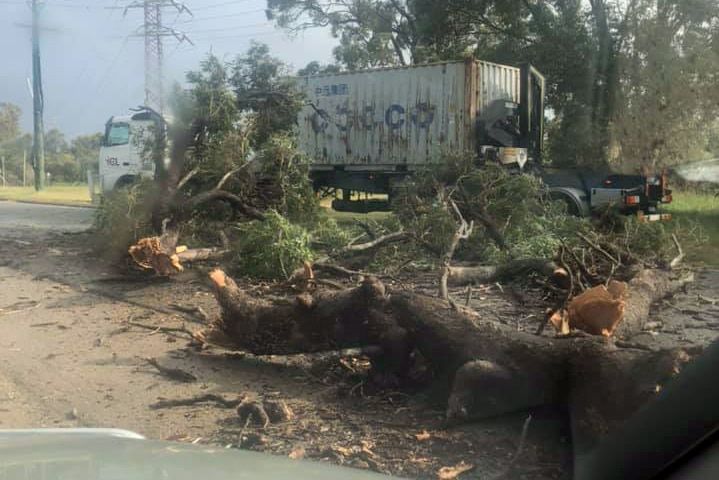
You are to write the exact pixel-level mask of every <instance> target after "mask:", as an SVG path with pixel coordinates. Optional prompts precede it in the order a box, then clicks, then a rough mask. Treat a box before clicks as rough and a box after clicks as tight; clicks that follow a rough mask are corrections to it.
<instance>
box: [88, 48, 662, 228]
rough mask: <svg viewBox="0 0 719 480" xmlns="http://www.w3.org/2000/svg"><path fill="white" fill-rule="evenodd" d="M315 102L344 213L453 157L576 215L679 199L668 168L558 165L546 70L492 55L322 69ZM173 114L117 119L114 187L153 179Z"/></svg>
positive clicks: (103, 172) (318, 156)
mask: <svg viewBox="0 0 719 480" xmlns="http://www.w3.org/2000/svg"><path fill="white" fill-rule="evenodd" d="M296 81H297V85H298V88H299V89H300V90H302V91H303V93H304V96H305V105H304V106H303V108H302V110H301V111H300V113H299V115H298V119H297V124H298V125H297V135H298V142H299V149H300V150H301V151H302V152H303V153H305V154H306V155H307V156H308V157H309V158H310V159H311V161H312V166H311V172H310V174H311V178H312V182H313V184H314V187H315V190H316V191H318V192H325V193H333V192H341V196H340V198H335V200H334V201H333V203H332V205H333V208H334V209H336V210H345V211H361V212H366V211H371V210H384V209H387V208H389V205H390V201H389V200H369V201H368V200H353V199H352V198H353V192H366V193H369V194H386V195H388V196H390V197H391V195H392V193H393V191H394V190H395V188H396V186H397V184H398V182H401V181H402V180H403V179H405V178H406V177H407V176H408V175H412V174H414V173H417V172H420V171H422V170H426V169H428V168H432V166H433V165H436V162H440V161H441V160H442V155H443V154H448V153H452V152H471V154H473V155H475V156H476V162H477V168H482V166H483V165H485V164H487V163H488V162H496V163H499V164H501V165H504V166H505V167H506V168H508V169H510V170H511V171H512V172H515V173H517V174H532V175H537V176H539V177H540V178H541V179H542V181H543V182H544V183H545V184H546V186H547V189H548V191H549V194H550V195H551V196H552V197H553V198H555V199H557V200H562V201H564V202H565V203H566V204H567V207H568V211H569V212H570V213H572V214H575V215H581V216H587V215H590V214H591V213H592V211H593V210H595V209H597V208H599V207H602V206H606V205H608V204H615V205H618V206H619V207H620V209H622V210H623V211H624V212H626V213H631V214H637V215H640V216H641V217H642V218H643V219H645V220H666V219H669V218H670V217H669V215H666V214H661V213H660V212H659V206H660V205H661V204H662V203H669V202H671V200H672V197H671V191H670V190H669V189H668V188H667V181H666V178H667V177H666V175H653V176H651V175H650V176H647V175H622V174H616V173H612V172H607V171H593V172H590V171H584V170H579V169H575V170H573V169H553V168H548V167H546V166H544V165H543V163H542V148H543V139H544V131H543V127H544V90H545V80H544V77H543V76H542V74H541V73H540V72H539V71H537V69H536V68H534V67H533V66H532V65H530V64H523V65H521V66H519V67H514V66H508V65H499V64H496V63H491V62H485V61H481V60H474V59H470V60H466V61H454V62H441V63H432V64H427V65H416V66H410V67H397V68H381V69H372V70H363V71H358V72H347V73H337V74H328V75H315V76H307V77H300V78H297V79H296ZM167 123H168V119H167V118H165V117H162V116H160V115H159V114H158V113H156V112H154V111H152V110H151V109H148V108H141V109H138V110H135V111H134V113H131V114H128V115H120V116H113V117H110V119H109V120H108V121H107V124H106V126H105V136H104V141H103V146H102V148H101V150H100V159H99V163H100V168H99V174H100V182H101V184H102V189H103V191H105V192H106V191H109V190H112V189H115V188H119V187H123V186H126V185H128V184H130V183H132V182H133V181H135V180H136V179H138V178H141V177H151V176H152V175H153V171H154V164H153V162H152V161H151V160H149V157H150V156H149V155H147V152H145V144H146V142H147V140H148V138H150V136H151V135H152V133H153V132H154V131H158V130H157V129H166V127H167Z"/></svg>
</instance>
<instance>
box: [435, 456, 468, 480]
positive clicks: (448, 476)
mask: <svg viewBox="0 0 719 480" xmlns="http://www.w3.org/2000/svg"><path fill="white" fill-rule="evenodd" d="M470 470H474V465H472V464H471V463H467V462H465V461H464V460H462V461H461V462H459V463H458V464H457V465H455V466H453V467H442V468H440V469H439V470H437V478H438V479H439V480H454V479H455V478H457V477H459V476H460V475H461V474H463V473H466V472H469V471H470Z"/></svg>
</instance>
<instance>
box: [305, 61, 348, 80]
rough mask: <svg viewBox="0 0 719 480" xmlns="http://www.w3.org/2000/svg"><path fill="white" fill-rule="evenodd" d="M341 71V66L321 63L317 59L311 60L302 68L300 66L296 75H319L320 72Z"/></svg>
mask: <svg viewBox="0 0 719 480" xmlns="http://www.w3.org/2000/svg"><path fill="white" fill-rule="evenodd" d="M340 71H341V68H340V66H339V65H324V66H323V65H321V64H320V62H317V61H314V60H313V61H311V62H309V63H308V64H307V65H305V67H304V68H300V69H299V70H297V76H298V77H307V76H311V75H320V74H331V73H339V72H340Z"/></svg>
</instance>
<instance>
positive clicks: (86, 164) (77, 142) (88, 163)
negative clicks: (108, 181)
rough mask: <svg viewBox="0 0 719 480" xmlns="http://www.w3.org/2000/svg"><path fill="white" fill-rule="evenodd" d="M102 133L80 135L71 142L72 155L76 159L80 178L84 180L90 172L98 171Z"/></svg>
mask: <svg viewBox="0 0 719 480" xmlns="http://www.w3.org/2000/svg"><path fill="white" fill-rule="evenodd" d="M102 137H103V135H102V133H99V132H98V133H93V134H89V135H78V136H77V137H75V138H73V139H72V141H71V142H70V153H71V154H72V156H73V157H75V161H76V162H77V164H78V168H79V178H84V175H85V172H87V171H88V170H93V171H95V172H96V171H97V169H98V158H99V156H100V147H101V146H102Z"/></svg>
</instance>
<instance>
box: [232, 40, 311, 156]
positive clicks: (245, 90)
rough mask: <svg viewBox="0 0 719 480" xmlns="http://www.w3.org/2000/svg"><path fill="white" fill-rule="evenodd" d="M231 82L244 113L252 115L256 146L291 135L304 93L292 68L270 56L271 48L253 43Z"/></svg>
mask: <svg viewBox="0 0 719 480" xmlns="http://www.w3.org/2000/svg"><path fill="white" fill-rule="evenodd" d="M232 72H233V73H232V76H231V77H230V78H229V83H230V85H231V86H232V88H233V89H234V92H235V95H236V96H237V106H238V108H239V110H240V111H245V112H252V122H253V128H254V132H253V135H252V139H251V140H252V146H253V147H255V148H257V147H259V146H261V145H263V144H264V143H265V142H266V141H267V140H269V138H270V137H271V136H272V135H274V134H277V133H283V132H284V133H289V132H291V131H292V129H293V128H294V126H295V124H296V122H297V114H298V113H299V111H300V108H301V107H302V98H301V94H300V92H299V91H298V90H297V89H296V88H295V87H294V84H293V81H292V79H291V78H289V68H288V67H287V66H286V65H285V64H284V63H283V62H281V61H280V60H278V59H277V58H275V57H273V56H271V55H270V49H269V47H268V46H267V45H265V44H262V43H257V42H254V41H253V42H252V43H251V46H250V48H249V49H248V50H247V52H246V53H245V54H244V55H241V56H239V57H238V58H237V60H236V61H235V63H234V64H233V66H232Z"/></svg>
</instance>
